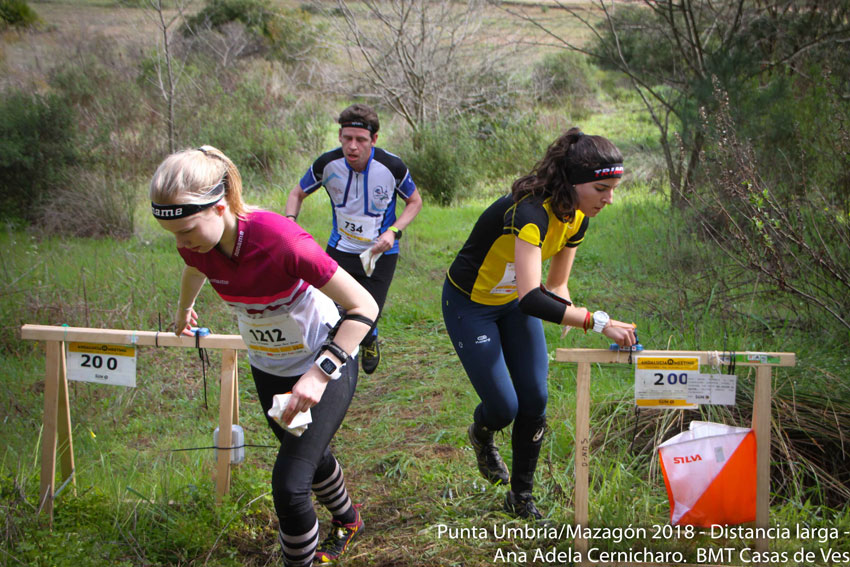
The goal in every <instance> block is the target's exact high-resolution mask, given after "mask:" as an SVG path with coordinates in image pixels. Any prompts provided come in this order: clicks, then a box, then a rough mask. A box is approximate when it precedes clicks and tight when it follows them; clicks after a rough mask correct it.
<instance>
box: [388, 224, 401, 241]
mask: <svg viewBox="0 0 850 567" xmlns="http://www.w3.org/2000/svg"><path fill="white" fill-rule="evenodd" d="M387 230H389V231H390V232H392V233H393V234H395V239H396V240H401V229H400V228H398V227H395V226H391V227H390V228H388V229H387Z"/></svg>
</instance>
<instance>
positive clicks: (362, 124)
mask: <svg viewBox="0 0 850 567" xmlns="http://www.w3.org/2000/svg"><path fill="white" fill-rule="evenodd" d="M339 127H340V128H363V129H364V130H369V132H370V133H372V134H374V133H375V129H374V128H373V127H372V125H371V124H369V123H368V122H362V121H360V120H350V121H348V122H340V123H339Z"/></svg>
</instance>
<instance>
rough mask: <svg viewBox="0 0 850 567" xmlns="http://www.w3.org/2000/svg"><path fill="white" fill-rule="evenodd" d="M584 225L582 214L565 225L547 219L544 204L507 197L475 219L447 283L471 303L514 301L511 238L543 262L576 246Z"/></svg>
mask: <svg viewBox="0 0 850 567" xmlns="http://www.w3.org/2000/svg"><path fill="white" fill-rule="evenodd" d="M587 225H588V219H587V217H585V216H584V213H582V212H581V211H576V212H575V216H574V217H573V219H572V220H571V221H570V222H567V223H564V222H562V221H560V220H559V219H558V218H557V217H555V215H554V214H552V210H551V208H550V206H549V200H548V199H546V200H545V201H544V200H542V199H541V198H540V197H535V196H533V195H526V196H525V197H523V198H522V199H520V201H519V202H517V203H514V201H513V197H511V195H506V196H504V197H502V198H500V199H498V200H497V201H496V202H495V203H493V204H492V205H490V206H489V207H487V209H486V210H485V211H484V212H483V213H481V216H480V217H478V221H477V222H476V223H475V226H474V227H473V228H472V232H471V233H470V235H469V238H468V239H467V240H466V243H465V244H464V245H463V248H461V250H460V252H458V255H457V257H456V258H455V260H454V262H452V265H451V266H450V267H449V271H448V278H449V281H450V282H451V283H452V284H453V285H454V286H455V287H456V288H458V289H459V290H461V291H462V292H464V293H466V294H467V295H469V297H470V299H472V301H474V302H476V303H482V304H484V305H504V304H506V303H509V302H510V301H512V300H514V299H516V298H517V289H516V269H515V267H514V249H515V248H514V246H515V241H514V238H520V239H522V240H524V241H525V242H528V243H529V244H533V245H534V246H538V247H540V248H541V249H542V255H543V260H548V259H549V258H551V257H552V256H554V255H555V254H557V253H558V252H560V251H561V250H563V249H564V248H565V247H570V248H572V247H575V246H578V245H579V244H580V243H581V241H582V240H583V239H584V233H585V231H586V230H587Z"/></svg>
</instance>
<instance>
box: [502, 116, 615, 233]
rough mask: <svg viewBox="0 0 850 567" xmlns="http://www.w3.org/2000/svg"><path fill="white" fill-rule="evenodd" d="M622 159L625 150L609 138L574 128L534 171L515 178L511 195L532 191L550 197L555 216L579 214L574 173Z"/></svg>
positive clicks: (557, 143)
mask: <svg viewBox="0 0 850 567" xmlns="http://www.w3.org/2000/svg"><path fill="white" fill-rule="evenodd" d="M622 162H623V154H622V153H620V150H618V149H617V146H615V145H614V144H613V143H611V142H610V141H609V140H608V139H607V138H603V137H602V136H589V135H586V134H584V133H583V132H582V131H581V130H580V129H579V128H570V129H569V130H567V131H566V132H565V133H563V134H561V136H560V137H558V139H556V140H555V141H554V142H552V144H551V145H550V146H549V147H548V148H547V149H546V154H545V155H544V156H543V159H541V160H540V161H539V162H537V164H536V165H535V166H534V168H533V169H532V170H531V173H529V174H528V175H524V176H522V177H520V178H519V179H517V180H516V181H514V183H513V185H512V186H511V195H512V196H513V199H514V201H515V202H516V201H519V200H520V199H521V198H523V197H525V196H526V195H528V194H531V195H534V196H537V197H540V198H542V199H550V201H549V202H550V205H551V207H552V212H553V213H554V214H555V216H556V217H558V218H559V219H561V220H563V221H567V220H569V219H571V218H573V216H574V215H575V211H576V205H577V204H578V195H577V194H576V190H575V186H574V185H573V184H572V183H571V182H570V177H571V175H570V174H571V173H572V172H575V171H578V170H587V169H593V168H598V167H602V166H605V165H608V164H612V163H622Z"/></svg>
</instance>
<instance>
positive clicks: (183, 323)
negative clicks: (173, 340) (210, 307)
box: [174, 307, 198, 337]
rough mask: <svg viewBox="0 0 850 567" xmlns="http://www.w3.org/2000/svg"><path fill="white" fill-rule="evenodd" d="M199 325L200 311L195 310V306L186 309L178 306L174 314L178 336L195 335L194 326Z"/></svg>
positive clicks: (175, 331) (175, 332) (175, 329)
mask: <svg viewBox="0 0 850 567" xmlns="http://www.w3.org/2000/svg"><path fill="white" fill-rule="evenodd" d="M197 326H198V313H197V312H196V311H195V308H194V307H187V308H186V309H181V308H179V307H178V308H177V313H175V314H174V334H175V335H177V336H178V337H179V336H180V335H186V336H189V337H191V336H194V334H193V333H192V327H197Z"/></svg>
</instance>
